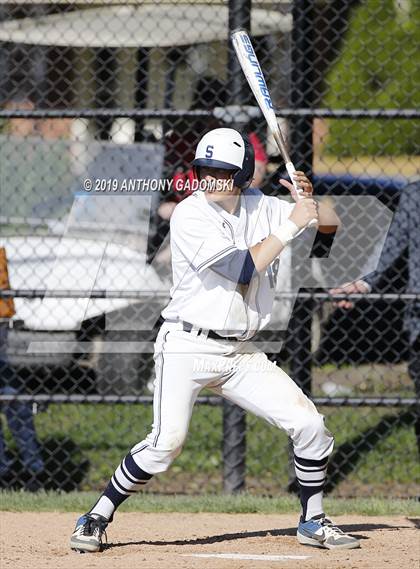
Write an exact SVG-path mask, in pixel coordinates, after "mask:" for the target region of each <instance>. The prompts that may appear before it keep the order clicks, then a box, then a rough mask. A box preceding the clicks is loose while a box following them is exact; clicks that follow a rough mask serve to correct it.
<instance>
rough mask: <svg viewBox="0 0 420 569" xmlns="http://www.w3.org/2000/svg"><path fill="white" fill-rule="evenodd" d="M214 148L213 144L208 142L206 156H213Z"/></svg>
mask: <svg viewBox="0 0 420 569" xmlns="http://www.w3.org/2000/svg"><path fill="white" fill-rule="evenodd" d="M213 148H214V146H213V145H212V144H208V145H207V148H206V158H213Z"/></svg>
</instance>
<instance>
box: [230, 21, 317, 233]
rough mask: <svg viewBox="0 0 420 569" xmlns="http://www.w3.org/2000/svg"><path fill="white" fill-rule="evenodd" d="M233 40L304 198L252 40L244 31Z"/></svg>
mask: <svg viewBox="0 0 420 569" xmlns="http://www.w3.org/2000/svg"><path fill="white" fill-rule="evenodd" d="M231 38H232V43H233V47H234V48H235V52H236V56H237V58H238V61H239V63H240V65H241V67H242V71H243V72H244V74H245V77H246V78H247V81H248V83H249V86H250V87H251V89H252V92H253V93H254V96H255V98H256V100H257V103H258V106H259V107H260V109H261V111H262V113H263V115H264V117H265V120H266V121H267V125H268V128H269V129H270V131H271V133H272V135H273V137H274V140H275V142H276V144H277V146H278V148H279V150H280V153H281V155H282V157H283V160H284V162H285V165H286V169H287V172H288V174H289V176H290V180H291V181H292V184H293V186H294V188H295V191H296V194H297V195H301V196H302V193H303V189H302V188H301V187H300V186H299V184H298V182H297V181H296V179H295V173H296V169H295V167H294V165H293V162H292V161H291V159H290V156H289V152H288V150H287V147H286V143H285V141H284V138H283V135H282V133H281V130H280V127H279V125H278V122H277V117H276V114H275V112H274V108H273V103H272V100H271V97H270V93H269V91H268V88H267V84H266V82H265V79H264V75H263V72H262V70H261V67H260V64H259V62H258V58H257V56H256V54H255V51H254V48H253V47H252V43H251V40H250V38H249V36H248V34H247V32H246V31H244V30H236V31H234V32H233V33H232V35H231ZM303 197H304V196H302V198H303ZM317 223H318V222H317V220H316V219H313V220H311V222H310V223H309V224H308V225H310V226H311V225H316V224H317Z"/></svg>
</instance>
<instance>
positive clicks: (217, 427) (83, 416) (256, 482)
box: [7, 404, 420, 496]
mask: <svg viewBox="0 0 420 569" xmlns="http://www.w3.org/2000/svg"><path fill="white" fill-rule="evenodd" d="M320 411H321V412H323V413H324V414H325V416H326V424H327V426H328V428H329V429H330V430H331V431H332V433H333V434H334V436H335V439H336V448H338V447H339V445H341V444H343V443H346V442H348V441H350V440H353V439H354V438H355V437H357V436H358V435H360V434H361V433H363V432H364V431H366V430H367V429H369V428H372V427H373V426H374V425H375V424H377V423H378V422H379V421H380V420H381V419H382V418H383V417H384V416H390V417H393V416H394V415H396V414H397V413H398V412H399V411H398V410H395V409H393V410H386V409H368V408H360V409H351V408H341V409H322V408H320ZM35 420H36V429H37V432H38V435H39V437H40V439H41V441H44V442H45V441H47V440H50V441H51V440H56V441H58V443H57V444H58V446H60V445H61V444H63V445H64V444H65V441H72V442H73V443H74V445H75V449H76V450H75V451H74V456H73V458H74V461H75V462H76V463H78V462H80V461H81V460H83V459H88V460H89V461H90V469H89V471H88V472H87V473H86V474H85V477H84V479H83V481H82V483H81V485H80V486H79V489H80V490H84V491H89V490H95V491H96V490H98V489H100V488H102V487H103V485H104V484H105V483H106V482H107V480H108V479H109V477H110V475H111V474H112V472H113V470H114V469H115V467H116V466H117V464H118V463H119V461H120V460H121V458H122V457H123V456H124V455H125V454H126V453H127V451H128V450H129V449H130V448H131V447H132V446H133V445H134V444H136V443H137V442H138V441H140V440H141V439H142V438H143V437H144V436H145V434H146V433H147V432H148V431H149V429H150V425H151V423H152V409H151V407H150V406H142V405H112V406H111V405H102V404H100V405H50V406H49V408H48V410H47V411H46V412H42V413H40V414H39V415H37V416H36V418H35ZM247 426H248V430H247V460H246V467H247V487H248V489H250V490H251V491H255V492H258V493H261V492H262V493H264V492H265V493H268V494H270V495H273V494H276V493H279V492H280V491H284V490H285V488H286V485H287V482H288V453H287V437H286V435H285V433H284V432H282V431H280V430H278V429H275V428H273V427H271V426H269V425H267V424H266V423H265V422H264V421H262V420H260V419H256V418H255V417H252V416H250V415H248V416H247ZM7 437H8V443H9V444H10V445H11V444H12V441H11V440H10V436H9V434H8V435H7ZM221 448H222V412H221V409H220V408H214V407H207V406H197V407H196V408H195V409H194V413H193V417H192V421H191V428H190V434H189V436H188V439H187V442H186V445H185V448H184V450H183V452H182V453H181V455H180V456H179V457H178V458H177V459H176V461H175V462H174V464H173V465H172V468H171V469H170V471H169V472H168V473H165V474H164V475H162V476H160V477H157V478H156V480H154V481H153V483H152V485H151V487H150V490H151V491H153V492H164V493H179V492H182V493H183V492H185V491H187V492H189V493H201V492H214V491H220V490H221V480H222V452H221ZM72 452H73V451H72ZM417 456H418V455H417V449H416V441H415V437H414V429H413V426H410V425H400V426H396V427H395V428H393V429H391V430H390V431H389V432H387V433H386V435H385V437H384V438H383V440H381V441H380V442H375V443H374V444H373V446H372V449H371V450H370V451H369V452H365V453H363V455H362V456H361V457H360V460H359V461H358V462H355V469H354V470H353V472H351V473H350V474H349V475H348V477H347V480H346V484H347V482H349V483H350V485H349V487H351V489H352V491H351V492H348V491H346V493H345V494H346V495H352V496H358V495H359V496H361V495H370V496H378V495H379V496H384V495H385V496H405V495H413V492H415V489H414V490H413V485H415V484H416V481H417V483H419V482H420V467H419V465H418V461H417ZM57 468H58V469H60V468H61V462H60V461H58V463H57ZM62 470H65V468H62ZM176 481H177V482H176ZM194 484H195V485H194ZM361 485H362V486H364V487H365V489H366V488H368V490H367V491H365V492H364V494H361V493H360V492H359V491H358V486H359V487H360V486H361ZM404 485H406V487H407V488H408V486H410V490H407V491H405V490H404ZM389 488H391V492H389V491H388V489H389ZM338 489H340V487H339V488H338ZM396 489H397V490H396ZM416 493H417V492H416Z"/></svg>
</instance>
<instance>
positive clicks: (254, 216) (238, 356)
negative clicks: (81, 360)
mask: <svg viewBox="0 0 420 569" xmlns="http://www.w3.org/2000/svg"><path fill="white" fill-rule="evenodd" d="M193 167H194V170H195V174H196V177H197V180H198V181H199V182H200V189H199V190H197V191H195V192H194V193H193V194H192V195H191V196H189V197H188V198H186V199H185V200H184V201H182V202H181V203H180V204H179V205H177V207H176V208H175V211H174V214H173V216H172V218H171V251H172V269H173V287H172V289H171V301H170V302H169V304H168V306H167V307H166V308H165V309H164V310H163V312H162V317H163V318H164V323H163V325H162V327H161V329H160V331H159V334H158V336H157V339H156V344H155V355H154V358H155V365H156V380H155V390H154V403H153V405H154V421H153V428H152V431H151V432H150V433H149V434H148V435H147V436H146V437H145V438H144V439H143V440H142V441H141V442H139V443H138V444H136V445H135V446H134V447H133V448H132V449H131V450H130V451H129V453H128V454H127V455H126V456H125V457H124V458H123V460H122V462H121V463H120V464H119V466H118V468H117V469H116V470H115V472H114V474H113V476H112V478H111V480H110V482H109V484H108V486H107V487H106V489H105V491H104V492H103V494H102V495H101V496H100V497H99V499H98V501H97V502H96V504H95V505H94V506H93V508H92V509H91V510H90V511H89V512H88V513H87V514H84V515H83V516H81V517H80V518H79V519H78V521H77V523H76V528H75V530H74V532H73V534H72V536H71V540H70V546H71V548H72V549H75V550H78V551H81V552H88V551H90V552H94V551H99V550H100V549H101V546H102V537H103V535H104V532H105V529H106V528H107V526H108V524H109V523H110V522H111V521H112V519H113V517H114V513H115V510H116V509H117V508H118V506H119V505H120V504H121V503H122V502H124V500H126V499H127V498H128V497H129V496H131V495H132V494H134V493H135V492H137V491H138V490H140V489H142V488H143V487H144V485H145V484H146V483H147V482H148V481H149V480H150V479H151V478H152V476H155V475H157V474H159V473H161V472H164V471H166V470H167V469H168V468H169V466H170V465H171V463H172V462H173V460H174V459H175V458H176V457H177V456H178V455H179V453H180V452H181V449H182V446H183V444H184V441H185V438H186V436H187V432H188V427H189V422H190V418H191V413H192V409H193V406H194V402H195V401H196V399H197V397H198V395H199V393H200V391H201V390H202V389H203V388H209V389H211V390H212V391H213V392H214V393H216V394H217V395H220V396H222V397H225V398H226V399H228V400H229V401H231V402H233V403H235V404H237V405H239V406H240V407H242V408H243V409H246V410H247V411H251V412H252V413H254V414H255V415H257V416H259V417H263V418H264V419H265V420H266V421H267V422H268V423H270V424H271V425H273V426H274V427H277V428H281V429H284V430H285V431H286V432H287V433H288V435H289V436H290V438H291V440H292V441H293V448H294V461H295V469H296V476H297V480H298V482H299V485H300V499H301V504H302V515H301V518H300V521H299V524H298V529H297V538H298V540H299V542H300V543H301V544H305V545H313V546H317V547H324V548H327V549H352V548H356V547H359V541H358V540H357V539H355V538H354V537H351V536H349V535H347V534H345V533H343V531H341V530H340V529H339V528H338V527H336V526H334V525H333V523H332V522H331V520H330V519H328V518H327V516H326V514H325V512H324V508H323V504H322V493H323V486H324V481H325V476H326V470H327V462H328V456H329V455H330V454H331V452H332V449H333V444H334V439H333V437H332V435H331V433H330V432H329V431H328V430H327V429H326V427H325V425H324V418H323V416H322V415H320V414H319V413H318V411H317V410H316V408H315V406H314V404H313V403H312V402H311V401H310V400H309V399H308V398H307V397H306V396H305V395H304V393H303V392H302V391H301V389H300V388H299V387H298V386H297V385H296V383H294V381H293V380H292V379H291V378H290V377H289V376H288V375H287V374H286V373H285V372H284V371H283V370H282V369H280V368H279V367H277V366H276V365H275V364H274V363H272V362H270V361H269V360H268V358H267V356H266V355H265V354H264V353H262V352H260V351H259V350H258V349H257V348H256V346H255V345H253V344H252V343H251V342H250V341H249V340H250V339H251V338H252V337H253V336H254V335H255V333H256V332H258V331H259V330H261V329H262V328H264V327H265V326H266V325H267V324H268V322H269V320H270V313H271V310H272V305H273V301H274V293H275V277H276V271H277V268H278V266H279V258H280V267H281V255H282V251H283V250H284V249H285V247H287V246H288V244H289V243H290V242H291V241H293V239H295V238H297V237H298V236H299V235H300V234H301V233H303V232H304V231H305V228H306V226H307V225H308V224H309V223H310V222H311V221H312V220H313V219H316V220H317V222H318V228H319V230H320V231H323V230H324V231H331V226H335V227H336V226H337V225H338V224H339V220H338V218H337V216H336V214H335V212H334V211H333V210H332V209H331V208H329V207H328V206H325V205H323V204H319V206H318V205H317V203H316V201H315V200H314V199H313V198H312V195H311V194H312V185H311V183H310V181H309V180H308V178H307V177H306V176H305V174H304V173H303V172H296V173H295V174H294V176H295V181H296V182H297V184H298V185H299V187H300V188H301V189H302V190H303V192H304V194H303V199H302V195H301V196H298V195H296V191H295V190H294V188H293V185H292V184H291V183H290V182H288V181H286V180H281V183H282V185H283V186H285V187H287V188H288V189H289V191H290V192H291V193H292V196H293V197H294V200H295V203H292V204H291V203H289V202H287V201H285V200H281V199H279V198H276V197H269V196H265V195H264V194H263V193H262V192H261V191H260V190H258V189H251V188H250V184H251V181H252V176H253V173H254V156H253V150H252V147H251V145H250V144H249V142H248V141H247V139H246V137H244V136H242V135H241V134H240V133H239V132H237V131H236V130H233V129H230V128H219V129H216V130H212V131H210V132H208V133H207V134H206V135H205V136H203V138H202V139H201V141H200V142H199V144H198V146H197V149H196V153H195V159H194V161H193ZM201 190H203V191H201ZM299 198H301V199H299ZM275 267H276V270H275Z"/></svg>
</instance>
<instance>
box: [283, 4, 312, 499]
mask: <svg viewBox="0 0 420 569" xmlns="http://www.w3.org/2000/svg"><path fill="white" fill-rule="evenodd" d="M313 4H314V3H313V2H312V0H296V1H295V2H293V30H292V54H291V59H292V77H291V82H290V103H291V107H292V108H307V109H310V108H311V107H312V106H313V103H314V100H315V91H314V84H313V69H314V35H315V32H314V29H313V19H314V15H315V11H314V6H313ZM312 120H313V119H312V117H294V118H293V119H292V120H291V121H290V132H291V149H292V150H293V159H294V163H295V166H296V169H297V170H303V171H304V172H305V173H306V174H307V175H308V176H311V174H312V160H313V147H312ZM297 264H298V259H296V258H293V264H292V267H293V275H292V278H294V277H295V276H296V274H295V272H296V271H297ZM298 272H299V271H298ZM298 284H299V283H296V282H294V286H295V287H296V286H298ZM311 329H312V301H311V300H304V299H296V304H295V307H294V311H293V315H292V319H291V322H290V327H289V330H290V337H291V341H290V348H291V361H290V375H291V377H292V379H293V380H294V381H295V382H296V383H297V384H298V385H299V386H300V387H301V388H302V389H303V391H304V392H305V393H306V394H307V395H310V394H311V381H312V376H311V373H312V372H311V359H312V358H311ZM288 489H289V491H296V490H297V482H296V475H295V469H294V463H293V447H292V444H291V442H290V443H289V485H288Z"/></svg>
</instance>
